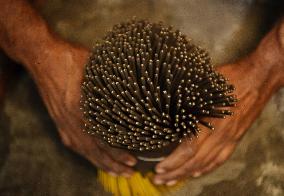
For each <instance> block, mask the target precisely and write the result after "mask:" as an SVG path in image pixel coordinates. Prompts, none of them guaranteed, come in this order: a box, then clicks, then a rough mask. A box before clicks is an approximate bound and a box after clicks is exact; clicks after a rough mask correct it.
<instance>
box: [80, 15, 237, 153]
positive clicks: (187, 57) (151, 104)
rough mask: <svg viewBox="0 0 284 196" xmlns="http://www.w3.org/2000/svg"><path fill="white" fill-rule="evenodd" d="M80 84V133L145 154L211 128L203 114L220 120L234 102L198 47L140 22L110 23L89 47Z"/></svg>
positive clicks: (159, 27) (175, 32) (176, 34)
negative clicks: (104, 34)
mask: <svg viewBox="0 0 284 196" xmlns="http://www.w3.org/2000/svg"><path fill="white" fill-rule="evenodd" d="M82 89H83V93H82V109H83V111H84V118H85V131H86V132H88V133H89V134H92V135H95V136H97V137H100V138H102V140H104V141H106V142H107V143H109V144H110V145H111V146H113V147H118V148H124V149H128V150H130V151H132V152H148V153H149V154H151V152H153V151H156V150H159V149H164V148H167V146H169V145H170V144H171V143H175V142H179V141H181V139H182V138H184V137H189V138H192V137H194V136H197V135H198V132H199V131H200V125H203V126H205V127H208V128H209V129H212V130H213V129H214V128H213V126H212V125H211V123H210V122H207V121H206V120H205V117H213V118H225V116H226V115H231V114H232V112H231V111H229V110H228V109H227V108H228V107H231V106H235V104H236V101H237V99H236V97H235V96H234V95H232V92H233V90H234V86H233V85H231V84H228V81H227V79H226V78H225V77H224V76H222V75H221V74H219V73H217V72H216V71H215V70H214V68H213V66H212V64H211V62H210V58H209V56H208V54H207V52H206V51H204V50H203V49H201V48H200V47H198V46H196V45H194V44H193V43H192V42H191V41H190V40H189V39H187V38H186V36H185V35H183V34H182V33H181V32H180V31H178V30H174V29H173V28H172V27H166V26H164V25H163V24H162V23H150V22H148V21H146V20H131V21H128V22H125V23H121V24H118V25H115V26H114V27H113V29H112V31H110V32H108V33H107V35H106V36H105V37H104V38H103V40H102V41H101V42H100V43H97V44H96V46H95V47H94V49H93V52H92V55H91V57H90V60H89V62H88V64H87V65H86V69H85V74H84V81H83V84H82ZM206 119H208V118H206Z"/></svg>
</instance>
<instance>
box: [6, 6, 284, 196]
mask: <svg viewBox="0 0 284 196" xmlns="http://www.w3.org/2000/svg"><path fill="white" fill-rule="evenodd" d="M279 2H280V1H279ZM278 4H279V3H277V1H268V0H267V1H265V0H262V1H251V0H246V1H245V0H241V1H236V0H229V1H222V0H216V1H210V0H199V1H197V0H191V1H189V0H188V1H187V0H179V1H174V0H163V1H162V0H147V1H135V0H94V1H91V0H84V1H83V0H80V1H79V0H69V1H67V0H50V1H48V2H47V3H46V4H45V5H44V7H43V8H42V9H41V12H42V14H43V15H44V17H45V18H46V19H47V20H48V21H49V23H50V25H51V26H52V28H53V29H54V30H56V31H57V32H58V33H59V34H61V35H62V36H63V37H65V38H66V39H69V40H70V41H76V42H79V43H82V44H84V45H86V46H88V47H91V46H92V45H93V43H95V41H96V40H97V39H99V38H101V37H102V36H103V34H104V33H105V32H106V30H108V29H110V28H111V26H112V25H113V24H115V23H118V22H120V21H122V20H125V19H128V18H130V17H132V16H133V15H136V16H137V17H138V18H148V19H149V20H151V21H159V20H162V21H164V22H166V23H167V24H171V25H173V26H175V27H177V28H180V29H181V30H182V31H183V33H185V34H187V35H188V36H190V37H191V38H193V40H195V42H196V43H198V44H200V45H202V46H203V47H205V48H207V49H208V50H209V52H210V54H211V56H212V58H213V61H214V62H215V63H216V64H222V63H226V62H231V61H232V60H235V59H237V58H239V57H240V56H243V55H245V54H247V53H248V52H249V51H251V50H252V49H253V48H254V47H255V45H256V44H257V42H258V41H259V39H260V38H261V37H262V36H263V34H264V33H265V32H267V31H268V29H269V26H271V22H272V21H273V20H274V19H275V18H276V14H277V10H278V9H279V6H278ZM0 61H1V62H0V63H1V64H2V65H5V64H9V62H7V61H6V60H5V59H2V58H1V59H0ZM12 72H14V73H17V74H16V75H15V78H14V79H12V80H11V79H10V80H9V81H10V83H9V84H8V92H9V93H8V95H7V97H6V99H5V102H4V106H3V107H4V109H3V111H2V112H1V114H0V135H1V137H0V195H1V196H2V195H3V196H6V195H11V196H14V195H17V196H18V195H20V196H22V195H23V196H26V195H27V196H30V195H36V196H38V195H40V196H41V195H47V196H56V195H59V196H77V195H82V196H87V195H100V196H101V195H107V193H105V192H104V191H103V189H102V187H101V186H100V185H99V184H98V183H97V181H96V170H95V168H93V167H92V166H91V165H90V164H89V163H87V162H86V161H85V160H83V159H81V158H80V157H78V156H77V155H75V154H73V153H72V152H70V151H69V150H67V149H66V148H65V147H63V145H62V144H61V142H60V140H59V137H58V135H57V132H56V128H55V126H54V124H53V122H52V121H51V119H50V117H49V116H48V113H47V111H46V109H45V108H44V106H43V103H42V102H41V100H40V97H39V95H38V93H37V90H36V87H35V85H34V84H33V82H32V80H31V79H30V77H29V76H28V75H27V73H26V72H25V71H24V70H22V69H21V68H17V67H16V68H15V69H14V70H12ZM1 76H3V74H2V75H1V73H0V77H1ZM0 88H1V87H0ZM283 127H284V89H282V90H281V91H280V92H278V93H277V94H275V96H274V97H273V98H272V99H271V100H270V102H269V103H268V104H267V106H266V107H265V109H264V111H263V112H262V115H261V116H260V117H259V118H258V120H257V121H256V122H255V123H254V125H253V126H252V127H251V128H250V130H249V131H248V132H247V134H246V135H245V137H244V138H243V140H242V141H241V142H240V144H239V146H238V148H237V150H236V151H235V153H234V155H233V156H232V157H231V158H230V160H228V161H227V162H226V163H225V164H224V165H223V166H222V167H220V168H219V169H217V170H216V171H214V172H213V173H211V174H209V175H206V176H203V177H200V178H198V179H190V180H189V182H188V183H187V184H186V186H185V187H184V188H183V189H182V190H180V191H179V192H177V193H176V195H179V196H182V195H188V196H196V195H200V196H207V195H210V196H217V195H222V196H223V195H227V196H234V195H236V196H239V195H244V196H246V195H248V196H266V195H268V196H283V195H284V155H283V152H284V150H283V149H284V128H283Z"/></svg>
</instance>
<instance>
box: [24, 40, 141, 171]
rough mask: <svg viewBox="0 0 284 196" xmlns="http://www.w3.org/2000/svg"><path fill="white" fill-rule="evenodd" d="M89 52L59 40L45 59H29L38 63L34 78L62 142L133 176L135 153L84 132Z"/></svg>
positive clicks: (105, 167) (101, 164)
mask: <svg viewBox="0 0 284 196" xmlns="http://www.w3.org/2000/svg"><path fill="white" fill-rule="evenodd" d="M88 55H89V52H88V50H86V49H85V48H81V47H75V46H73V45H71V44H69V43H65V42H62V41H59V42H57V43H56V45H54V46H53V47H52V50H49V51H48V55H45V57H44V58H37V59H33V60H32V61H30V62H33V63H34V64H36V66H37V68H36V71H34V70H32V74H33V77H34V79H35V81H36V83H37V85H38V88H39V90H40V93H41V96H42V98H43V100H44V103H45V105H46V106H47V109H48V111H49V113H50V115H51V117H52V119H53V120H54V122H55V123H56V126H57V128H58V130H59V134H60V136H61V138H62V141H63V143H64V144H65V145H66V146H67V147H69V148H70V149H72V150H74V151H75V152H77V153H79V154H80V155H82V156H83V157H85V158H86V159H88V160H89V161H90V162H91V163H92V164H94V165H95V166H97V167H99V168H101V169H103V170H105V171H107V172H109V173H110V174H112V175H123V176H125V177H130V176H131V175H132V173H133V169H132V166H133V165H135V164H136V159H135V158H134V157H133V156H131V155H130V154H129V153H127V152H126V151H124V150H122V149H117V148H112V147H111V146H109V145H108V144H106V143H104V142H103V141H101V140H100V139H98V138H96V137H93V136H91V135H88V134H87V133H83V131H82V130H83V126H82V123H83V122H82V113H81V111H80V109H79V108H80V105H79V104H80V103H79V101H80V96H81V82H82V78H83V71H84V65H85V63H86V61H87V59H88ZM28 67H33V66H28Z"/></svg>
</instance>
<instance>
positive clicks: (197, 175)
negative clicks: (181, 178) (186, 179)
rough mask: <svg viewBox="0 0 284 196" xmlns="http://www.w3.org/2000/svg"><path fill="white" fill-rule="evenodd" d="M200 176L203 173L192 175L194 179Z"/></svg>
mask: <svg viewBox="0 0 284 196" xmlns="http://www.w3.org/2000/svg"><path fill="white" fill-rule="evenodd" d="M200 176H201V172H195V173H193V174H192V177H194V178H198V177H200Z"/></svg>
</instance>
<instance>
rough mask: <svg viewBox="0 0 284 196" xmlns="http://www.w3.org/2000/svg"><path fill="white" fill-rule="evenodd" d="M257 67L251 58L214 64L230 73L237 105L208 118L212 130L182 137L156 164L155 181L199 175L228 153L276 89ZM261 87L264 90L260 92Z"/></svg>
mask: <svg viewBox="0 0 284 196" xmlns="http://www.w3.org/2000/svg"><path fill="white" fill-rule="evenodd" d="M259 68H260V67H259V65H256V64H255V63H254V61H252V60H251V58H246V59H245V60H243V61H240V62H238V63H236V64H233V65H225V66H221V67H218V68H217V69H218V71H219V72H221V73H222V74H224V75H225V76H230V82H231V83H232V84H234V85H235V87H236V91H235V92H234V93H235V94H236V95H237V97H238V99H239V102H238V103H237V107H236V108H231V110H232V111H233V112H234V115H233V116H229V117H227V118H226V119H221V120H220V119H213V120H212V119H210V120H211V121H212V124H213V126H214V127H215V131H213V132H210V131H209V130H204V129H202V130H201V133H200V134H199V137H198V138H194V139H193V140H189V139H184V140H183V141H182V143H181V144H180V145H179V146H178V147H177V149H175V151H174V152H173V153H171V154H170V155H169V156H168V157H167V158H166V159H165V160H163V161H162V162H160V163H159V164H158V165H157V166H156V172H157V174H156V175H155V176H154V179H153V180H154V183H155V184H167V185H173V184H175V183H176V182H177V181H178V180H180V179H183V178H186V177H188V176H193V177H198V176H200V175H202V174H205V173H208V172H209V171H212V170H214V169H215V168H216V167H218V166H220V165H221V164H222V163H224V161H226V160H227V159H228V158H229V157H230V155H231V154H232V152H233V151H234V149H235V147H236V145H237V144H238V141H239V140H240V138H241V137H242V135H243V134H244V133H245V131H246V130H247V129H248V128H249V127H250V125H251V124H252V123H253V121H254V120H255V119H256V118H257V116H258V114H259V113H260V112H261V110H262V108H263V107H264V105H265V103H266V102H267V101H268V99H269V97H270V96H271V95H272V93H273V91H274V89H275V87H274V84H275V83H274V82H273V79H271V81H269V80H267V79H266V77H267V75H266V74H267V73H268V76H269V74H271V73H269V72H268V71H267V72H266V73H265V74H262V73H258V72H259V71H258V70H261V69H259ZM262 72H263V70H262ZM260 88H261V89H262V90H261V89H260ZM264 89H265V91H266V93H261V92H263V90H264Z"/></svg>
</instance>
